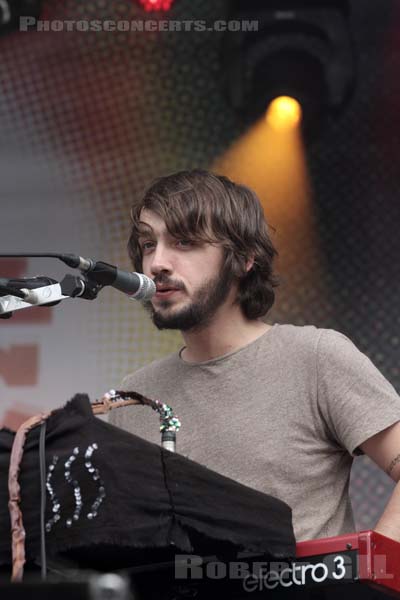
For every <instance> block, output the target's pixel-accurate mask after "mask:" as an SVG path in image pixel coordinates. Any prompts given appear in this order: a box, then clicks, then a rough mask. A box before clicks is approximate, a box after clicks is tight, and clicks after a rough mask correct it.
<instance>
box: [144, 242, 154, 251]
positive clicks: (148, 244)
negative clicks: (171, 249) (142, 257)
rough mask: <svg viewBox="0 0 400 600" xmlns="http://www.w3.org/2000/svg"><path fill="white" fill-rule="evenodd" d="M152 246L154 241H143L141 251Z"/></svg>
mask: <svg viewBox="0 0 400 600" xmlns="http://www.w3.org/2000/svg"><path fill="white" fill-rule="evenodd" d="M153 246H154V242H143V244H142V252H144V251H145V250H150V249H151V248H153Z"/></svg>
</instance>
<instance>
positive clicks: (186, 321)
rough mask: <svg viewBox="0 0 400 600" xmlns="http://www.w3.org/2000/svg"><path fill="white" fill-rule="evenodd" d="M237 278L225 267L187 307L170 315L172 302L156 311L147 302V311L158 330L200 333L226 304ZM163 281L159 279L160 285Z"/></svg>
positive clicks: (166, 302)
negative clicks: (169, 310)
mask: <svg viewBox="0 0 400 600" xmlns="http://www.w3.org/2000/svg"><path fill="white" fill-rule="evenodd" d="M234 281H235V277H234V276H233V275H232V271H231V269H227V268H226V266H224V267H223V269H222V272H221V273H219V274H218V275H217V276H216V277H214V278H213V279H209V280H208V281H206V282H205V283H203V285H202V286H201V287H200V288H199V289H198V290H197V291H196V292H195V294H194V296H193V300H192V302H191V303H190V304H188V305H187V306H184V307H183V308H181V309H177V310H176V311H174V312H171V313H169V312H168V309H169V308H170V307H171V306H172V304H173V303H172V302H171V301H170V300H164V301H161V302H160V309H161V310H160V309H155V308H154V306H153V305H152V303H151V302H145V303H144V307H145V309H146V310H147V311H148V312H150V316H151V319H152V321H153V323H154V325H155V326H156V327H157V329H179V330H180V331H199V330H201V329H204V328H205V327H207V325H209V323H210V322H211V321H212V318H213V316H214V315H215V312H216V311H217V309H218V308H219V307H220V306H221V305H222V304H223V303H224V302H225V300H226V298H227V297H228V294H229V292H230V289H231V285H232V283H233V282H234ZM161 282H162V281H161V280H160V279H159V283H161Z"/></svg>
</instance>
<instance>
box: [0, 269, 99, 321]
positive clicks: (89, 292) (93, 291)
mask: <svg viewBox="0 0 400 600" xmlns="http://www.w3.org/2000/svg"><path fill="white" fill-rule="evenodd" d="M103 287H104V286H103V285H101V284H99V283H98V282H97V281H93V280H91V279H90V278H88V277H79V276H75V275H70V274H68V275H65V277H64V279H63V280H62V281H61V282H60V283H55V284H52V285H45V286H41V287H38V288H34V289H27V288H21V289H16V288H14V287H12V286H8V285H0V294H1V293H4V292H6V294H7V295H4V296H0V318H1V319H8V318H10V317H11V316H12V314H13V313H14V312H15V311H16V310H23V309H25V308H32V306H48V305H50V306H53V305H54V304H58V303H59V302H61V301H62V300H65V299H66V298H75V297H80V298H85V299H86V300H94V299H95V298H97V294H98V293H99V291H100V290H101V289H102V288H103Z"/></svg>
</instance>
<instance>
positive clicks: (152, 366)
mask: <svg viewBox="0 0 400 600" xmlns="http://www.w3.org/2000/svg"><path fill="white" fill-rule="evenodd" d="M178 366H179V357H178V354H177V353H176V352H175V353H174V354H169V355H168V356H164V357H163V358H159V359H157V360H154V361H153V362H151V363H149V364H147V365H144V366H143V367H140V368H138V369H137V370H135V371H133V372H132V373H128V375H126V376H125V377H124V379H123V381H122V384H121V387H122V388H123V389H124V390H137V391H140V389H143V387H146V386H147V384H148V383H149V382H152V383H154V381H156V380H161V379H164V377H165V376H171V375H170V374H171V373H174V372H175V371H176V369H177V368H178ZM141 393H145V392H144V391H142V392H141Z"/></svg>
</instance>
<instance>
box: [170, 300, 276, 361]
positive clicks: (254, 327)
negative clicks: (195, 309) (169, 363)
mask: <svg viewBox="0 0 400 600" xmlns="http://www.w3.org/2000/svg"><path fill="white" fill-rule="evenodd" d="M270 328H271V325H267V324H266V323H264V322H263V321H259V320H248V319H246V318H245V317H244V316H243V314H242V313H241V311H240V309H239V310H238V311H235V312H234V314H231V315H229V318H228V317H227V315H226V314H225V315H224V317H223V318H222V317H219V318H218V315H216V316H215V318H214V320H213V322H212V323H210V324H209V325H208V326H206V327H205V328H204V329H201V330H198V331H184V332H182V337H183V339H184V340H185V345H186V346H185V348H184V350H183V351H182V354H181V357H182V359H183V360H184V361H185V362H204V361H206V360H212V359H213V358H218V357H219V356H223V355H224V354H229V353H230V352H235V351H236V350H240V348H243V347H244V346H247V345H248V344H250V343H251V342H253V341H254V340H256V339H257V338H259V337H260V336H261V335H263V334H264V333H265V332H266V331H268V330H269V329H270Z"/></svg>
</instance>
